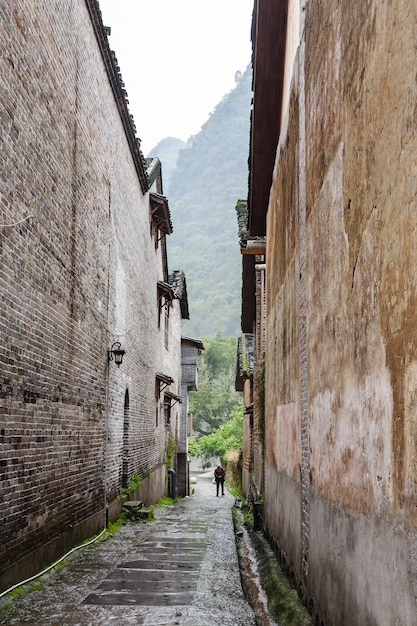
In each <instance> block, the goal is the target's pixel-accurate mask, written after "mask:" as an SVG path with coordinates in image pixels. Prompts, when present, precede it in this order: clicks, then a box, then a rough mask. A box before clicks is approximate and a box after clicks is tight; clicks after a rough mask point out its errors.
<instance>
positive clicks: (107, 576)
mask: <svg viewBox="0 0 417 626" xmlns="http://www.w3.org/2000/svg"><path fill="white" fill-rule="evenodd" d="M215 490H216V488H215V485H213V484H212V482H211V479H210V478H206V477H201V476H200V477H198V478H197V484H196V485H195V493H194V495H193V497H191V498H185V499H184V500H182V501H181V502H179V503H177V504H175V505H174V506H170V507H161V508H158V509H156V511H155V515H156V518H157V519H156V520H155V521H153V522H150V523H128V524H127V525H126V526H123V527H122V528H121V529H120V530H119V531H117V533H116V534H115V536H114V537H112V538H110V539H108V540H106V541H104V542H102V543H99V544H92V545H91V546H89V547H88V548H85V549H83V550H81V551H79V552H77V553H75V556H74V557H73V560H72V561H71V563H70V564H69V565H68V566H66V567H65V568H63V569H61V570H60V571H55V570H54V571H53V573H52V574H48V575H47V577H48V578H47V580H46V581H45V582H44V583H43V584H42V586H41V589H39V590H37V591H33V592H31V593H30V594H28V595H26V596H25V597H23V598H21V599H20V600H17V601H14V604H13V605H12V606H11V607H10V608H9V609H8V610H7V611H3V612H0V624H7V625H10V626H12V625H15V626H17V625H19V626H20V625H23V624H36V625H37V626H50V625H54V626H67V625H68V626H69V625H72V626H73V625H74V624H79V625H83V626H84V625H86V624H91V626H99V625H101V624H103V625H104V624H106V625H116V626H128V625H130V624H132V625H133V624H135V625H140V624H143V625H145V626H159V625H174V624H180V625H185V626H229V625H230V626H253V625H254V624H256V621H255V617H254V613H253V611H252V609H251V608H250V606H249V604H248V603H247V601H246V599H245V597H244V594H243V592H242V587H241V582H240V574H239V567H238V562H237V555H236V546H235V537H234V531H233V522H232V516H231V508H232V506H233V502H234V500H233V497H232V496H231V495H230V494H229V493H228V492H226V495H225V496H224V497H218V498H217V497H216V494H215ZM45 578H46V577H45Z"/></svg>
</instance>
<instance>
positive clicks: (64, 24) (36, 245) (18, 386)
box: [0, 0, 181, 589]
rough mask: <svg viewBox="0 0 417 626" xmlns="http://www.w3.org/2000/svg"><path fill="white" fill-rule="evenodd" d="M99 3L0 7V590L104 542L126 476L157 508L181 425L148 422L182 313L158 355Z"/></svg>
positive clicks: (139, 204)
mask: <svg viewBox="0 0 417 626" xmlns="http://www.w3.org/2000/svg"><path fill="white" fill-rule="evenodd" d="M97 6H98V5H97V4H96V3H95V2H93V1H88V2H86V1H84V0H77V1H74V0H59V2H58V1H55V0H37V1H36V2H35V3H34V2H32V1H31V0H18V1H17V2H16V1H15V0H13V1H12V0H4V1H3V2H2V3H1V7H0V47H1V49H2V51H3V52H2V55H1V59H0V128H1V134H0V141H1V150H0V172H1V175H0V213H1V219H0V222H1V224H0V255H1V264H0V290H1V299H0V333H1V341H0V363H1V367H0V382H1V393H0V414H1V425H0V473H1V482H0V498H1V510H2V515H1V522H0V563H1V566H0V569H1V574H0V588H2V589H4V588H7V586H8V585H9V584H12V583H15V582H17V581H19V580H21V579H22V578H24V577H26V576H27V575H29V574H33V573H35V572H36V571H38V569H39V567H40V566H41V565H44V564H45V563H49V562H51V561H52V560H54V559H55V557H56V556H57V555H59V554H62V553H63V552H64V551H65V550H66V549H67V548H70V547H72V546H73V545H74V544H75V543H77V542H79V541H81V540H82V539H84V538H85V537H86V536H91V535H92V534H94V533H95V532H97V531H99V530H101V529H102V528H103V527H104V524H105V522H106V519H107V518H108V516H109V515H110V517H111V516H113V517H114V516H115V515H117V514H118V511H119V510H120V502H119V501H118V500H117V495H118V491H119V488H120V487H121V486H122V483H123V476H124V475H125V474H126V475H127V478H129V476H132V475H134V474H139V475H140V476H142V477H147V493H148V494H149V495H148V496H147V497H148V498H149V499H151V500H153V501H156V500H158V499H159V498H160V497H161V496H162V495H163V494H164V490H165V484H164V479H165V473H164V470H163V467H164V463H165V455H166V446H167V442H168V437H169V435H170V433H171V435H172V436H173V437H175V428H176V425H177V416H176V414H175V415H173V417H175V420H173V422H172V423H171V424H166V423H165V420H164V419H163V418H162V419H160V420H159V422H158V424H157V423H156V404H157V400H156V387H155V385H156V378H155V377H156V374H157V373H158V372H162V373H163V374H165V375H169V376H171V377H172V378H173V380H174V383H173V384H172V387H171V389H170V391H172V392H173V393H176V394H177V393H179V388H180V366H181V360H180V336H181V330H180V326H181V322H180V320H181V316H179V317H178V312H177V313H174V314H173V317H172V326H171V332H172V337H171V339H170V344H169V347H168V348H166V346H165V338H164V330H163V329H161V328H159V327H158V297H157V282H158V281H162V280H164V279H165V277H164V263H163V257H162V245H161V243H159V244H157V243H156V238H155V237H154V236H153V235H152V234H151V229H150V214H149V193H150V192H155V191H158V188H157V185H156V182H155V183H152V182H149V181H148V182H149V185H148V188H147V187H146V185H145V188H144V184H143V180H145V183H146V177H144V179H143V180H142V179H141V177H140V175H138V169H137V163H135V162H134V159H133V158H132V146H131V145H129V144H128V141H127V134H126V128H125V127H124V126H123V125H122V117H121V113H120V111H121V106H122V105H121V103H120V102H117V101H116V98H115V95H114V91H113V90H112V88H111V85H110V82H109V74H108V71H109V66H107V68H106V65H105V62H104V60H103V56H102V52H101V50H100V47H99V45H98V39H97V36H96V35H97V33H95V32H94V29H93V24H92V19H91V10H92V8H93V9H94V8H95V10H96V9H97ZM99 34H100V36H102V37H105V32H104V29H102V31H100V33H99ZM112 67H113V66H110V69H111V68H112ZM113 69H114V68H113ZM122 99H123V98H122ZM122 104H123V103H122ZM177 304H178V303H177ZM178 306H179V305H178ZM116 341H119V342H121V344H122V347H123V348H124V349H125V350H126V354H125V357H124V361H123V364H122V366H121V367H120V368H117V366H116V365H115V363H114V361H110V362H108V358H107V357H108V349H109V348H110V346H112V344H113V343H114V342H116ZM162 402H163V399H161V403H162ZM160 408H161V410H162V411H163V406H162V405H161V407H160ZM161 470H162V471H161ZM152 475H155V481H154V483H155V484H154V486H152ZM161 476H162V480H161Z"/></svg>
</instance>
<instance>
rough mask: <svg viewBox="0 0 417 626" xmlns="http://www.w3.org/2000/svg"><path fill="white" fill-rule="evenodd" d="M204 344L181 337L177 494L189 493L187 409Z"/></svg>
mask: <svg viewBox="0 0 417 626" xmlns="http://www.w3.org/2000/svg"><path fill="white" fill-rule="evenodd" d="M201 350H204V345H203V343H202V342H201V341H199V340H197V339H190V338H189V337H182V339H181V399H182V404H181V419H180V432H179V438H178V447H177V472H178V483H177V484H178V487H177V488H178V491H177V495H178V496H181V497H184V496H189V495H190V459H189V454H188V439H189V437H191V436H192V417H191V415H190V410H189V393H190V391H197V389H198V357H199V354H200V352H201Z"/></svg>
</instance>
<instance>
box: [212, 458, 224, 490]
mask: <svg viewBox="0 0 417 626" xmlns="http://www.w3.org/2000/svg"><path fill="white" fill-rule="evenodd" d="M224 476H225V471H224V469H223V468H222V466H221V465H218V466H217V467H216V469H215V470H214V480H215V481H216V496H217V497H218V496H219V487H220V485H221V488H222V496H224Z"/></svg>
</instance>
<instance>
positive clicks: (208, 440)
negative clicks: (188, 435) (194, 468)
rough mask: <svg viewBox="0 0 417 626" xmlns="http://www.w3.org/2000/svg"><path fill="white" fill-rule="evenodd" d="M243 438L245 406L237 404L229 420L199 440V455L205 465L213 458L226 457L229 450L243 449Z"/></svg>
mask: <svg viewBox="0 0 417 626" xmlns="http://www.w3.org/2000/svg"><path fill="white" fill-rule="evenodd" d="M242 439H243V407H242V404H241V403H240V404H236V405H235V406H234V407H233V409H232V412H231V414H230V417H229V419H228V420H227V422H225V423H224V424H222V425H221V426H220V427H219V428H217V429H216V430H214V431H213V432H212V433H210V434H209V435H204V436H203V437H200V439H199V440H198V448H199V452H198V456H199V457H200V458H201V459H202V461H203V467H205V466H208V465H210V461H211V460H212V459H213V458H221V459H224V458H225V456H226V453H227V452H231V451H232V450H241V448H242Z"/></svg>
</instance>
